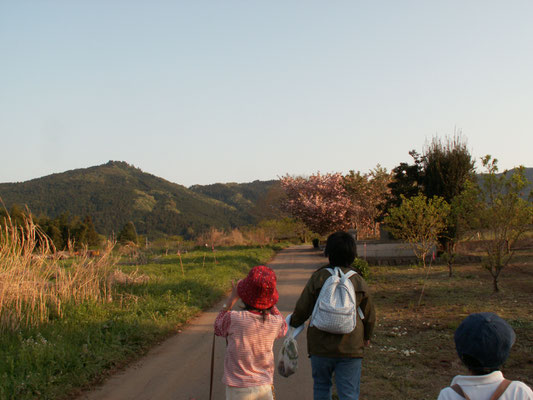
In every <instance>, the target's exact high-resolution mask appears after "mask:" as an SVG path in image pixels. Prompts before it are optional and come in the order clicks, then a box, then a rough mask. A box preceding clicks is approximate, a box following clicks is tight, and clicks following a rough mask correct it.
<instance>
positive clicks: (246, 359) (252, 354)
mask: <svg viewBox="0 0 533 400" xmlns="http://www.w3.org/2000/svg"><path fill="white" fill-rule="evenodd" d="M272 312H273V315H272V314H268V315H267V316H266V318H265V321H264V322H263V316H262V315H260V314H256V313H253V312H250V311H225V310H222V311H221V312H220V313H219V314H218V316H217V319H216V320H215V335H217V336H223V337H225V338H227V342H228V346H227V347H226V356H225V358H224V377H223V378H222V382H224V383H225V384H226V385H228V386H235V387H250V386H260V385H272V384H273V383H274V354H273V352H272V347H273V345H274V340H276V339H278V338H281V337H283V336H285V334H286V333H287V323H286V322H285V320H284V319H283V317H282V316H281V314H280V312H279V311H278V309H277V308H276V307H273V308H272Z"/></svg>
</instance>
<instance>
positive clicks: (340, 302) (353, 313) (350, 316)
mask: <svg viewBox="0 0 533 400" xmlns="http://www.w3.org/2000/svg"><path fill="white" fill-rule="evenodd" d="M327 270H328V272H329V273H330V274H331V276H330V277H329V278H328V279H326V282H324V286H322V289H321V290H320V294H319V295H318V299H317V301H316V303H315V308H314V309H313V314H311V322H310V324H309V326H314V327H316V328H318V329H320V330H321V331H325V332H329V333H337V334H346V333H350V332H352V331H353V330H354V329H355V325H356V322H357V314H358V313H359V316H360V317H361V319H364V314H363V312H362V311H361V308H359V307H357V304H356V297H355V290H354V288H353V284H352V282H351V281H350V277H351V276H353V275H355V274H356V272H355V271H348V272H347V273H346V274H345V273H343V272H342V270H341V269H340V268H339V267H335V269H331V268H327Z"/></svg>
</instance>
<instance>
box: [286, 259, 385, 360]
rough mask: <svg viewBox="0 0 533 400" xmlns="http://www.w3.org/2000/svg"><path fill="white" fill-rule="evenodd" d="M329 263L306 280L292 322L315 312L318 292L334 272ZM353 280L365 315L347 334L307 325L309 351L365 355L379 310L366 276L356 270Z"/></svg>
mask: <svg viewBox="0 0 533 400" xmlns="http://www.w3.org/2000/svg"><path fill="white" fill-rule="evenodd" d="M328 267H329V266H325V267H322V268H320V269H318V270H317V271H315V272H314V273H313V275H311V278H309V280H308V281H307V284H306V285H305V288H304V290H303V291H302V294H301V295H300V298H299V299H298V301H297V302H296V307H295V308H294V313H293V314H292V317H291V323H290V325H291V326H293V327H298V326H300V325H302V324H303V323H304V322H305V321H306V320H307V319H309V317H310V316H311V314H312V313H313V308H314V307H315V303H316V300H317V298H318V294H319V293H320V289H321V288H322V286H323V285H324V282H325V281H326V279H327V278H329V277H330V276H331V274H330V273H329V272H328V271H326V268H328ZM341 269H342V272H344V273H346V272H347V271H349V270H351V268H350V267H342V268H341ZM350 280H351V281H352V283H353V287H354V290H355V295H356V298H357V305H358V306H359V307H360V308H361V310H362V311H363V314H364V316H365V318H364V320H361V319H360V317H359V316H357V324H356V326H355V329H354V330H353V331H352V332H350V333H348V334H345V335H340V334H334V333H328V332H324V331H321V330H320V329H318V328H315V327H308V328H307V352H308V353H309V355H315V356H322V357H353V358H358V357H363V350H364V341H365V340H370V337H371V336H372V332H373V330H374V325H375V323H376V312H375V310H374V305H373V303H372V300H371V298H370V295H369V291H368V286H367V284H366V282H365V280H364V279H363V278H362V277H361V276H360V275H359V274H356V275H354V276H352V277H351V278H350Z"/></svg>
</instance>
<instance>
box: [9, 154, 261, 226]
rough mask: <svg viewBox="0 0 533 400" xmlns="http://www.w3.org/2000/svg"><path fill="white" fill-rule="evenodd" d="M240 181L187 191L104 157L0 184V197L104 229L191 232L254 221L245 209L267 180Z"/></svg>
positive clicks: (247, 208)
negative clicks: (225, 192)
mask: <svg viewBox="0 0 533 400" xmlns="http://www.w3.org/2000/svg"><path fill="white" fill-rule="evenodd" d="M242 185H244V186H243V188H244V190H243V191H242V192H241V191H240V190H239V186H240V185H239V184H230V185H229V187H231V193H232V194H231V195H229V196H218V195H214V196H213V197H210V194H211V193H212V191H211V190H209V188H211V187H216V188H219V189H220V188H223V187H224V186H226V185H209V186H204V187H202V186H195V188H194V190H191V189H188V188H186V187H184V186H182V185H178V184H175V183H172V182H169V181H166V180H165V179H162V178H159V177H157V176H154V175H152V174H148V173H145V172H143V171H141V170H140V169H138V168H135V167H133V166H131V165H129V164H127V163H125V162H121V161H109V162H108V163H107V164H104V165H99V166H96V167H91V168H85V169H76V170H72V171H67V172H63V173H58V174H53V175H48V176H45V177H42V178H38V179H33V180H30V181H26V182H21V183H1V184H0V198H1V199H2V200H3V201H4V203H5V205H6V207H7V208H8V209H9V208H10V207H11V206H12V205H13V204H19V205H27V206H28V207H29V209H30V210H31V212H32V213H33V214H34V215H36V216H39V215H46V216H48V217H51V218H55V217H57V216H59V215H61V214H63V213H66V212H68V213H70V215H78V216H80V217H84V216H86V215H90V216H91V217H92V218H93V221H94V224H95V227H96V230H97V231H98V232H100V233H105V234H111V233H112V232H115V233H116V232H117V231H118V230H120V229H121V227H122V226H123V225H124V224H126V223H127V222H128V221H133V222H134V223H135V226H136V228H137V231H138V232H139V233H141V234H149V235H151V236H158V235H160V234H171V235H172V234H175V235H186V236H192V235H194V234H196V233H198V232H200V231H203V230H205V229H207V228H209V227H211V226H213V227H216V228H231V227H236V226H241V225H245V224H249V223H253V222H255V221H254V217H253V216H252V215H251V214H250V212H249V211H250V209H251V208H252V207H253V205H254V202H255V201H256V200H257V198H258V197H259V196H261V195H262V193H264V192H265V190H268V189H265V190H263V189H262V187H263V186H265V187H268V186H270V185H271V183H270V182H269V183H265V185H262V183H261V182H259V181H257V182H254V183H251V184H242ZM248 185H249V186H248ZM216 192H217V191H215V193H216ZM217 198H219V199H217ZM225 201H227V203H226V202H225Z"/></svg>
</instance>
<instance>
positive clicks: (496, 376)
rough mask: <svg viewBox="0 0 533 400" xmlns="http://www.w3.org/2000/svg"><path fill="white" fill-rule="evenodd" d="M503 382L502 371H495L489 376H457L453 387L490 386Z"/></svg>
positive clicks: (453, 381)
mask: <svg viewBox="0 0 533 400" xmlns="http://www.w3.org/2000/svg"><path fill="white" fill-rule="evenodd" d="M502 380H503V374H502V372H501V371H494V372H491V373H490V374H487V375H457V376H456V377H455V378H453V380H452V385H454V384H456V383H457V384H458V385H461V386H463V385H464V386H469V385H471V386H474V385H489V384H491V383H497V382H500V381H502Z"/></svg>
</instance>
